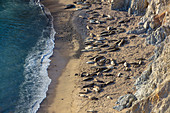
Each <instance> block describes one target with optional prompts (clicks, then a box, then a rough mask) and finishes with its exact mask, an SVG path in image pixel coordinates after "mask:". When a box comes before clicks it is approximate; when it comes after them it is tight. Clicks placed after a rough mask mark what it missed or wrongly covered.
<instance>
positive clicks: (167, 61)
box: [128, 0, 170, 113]
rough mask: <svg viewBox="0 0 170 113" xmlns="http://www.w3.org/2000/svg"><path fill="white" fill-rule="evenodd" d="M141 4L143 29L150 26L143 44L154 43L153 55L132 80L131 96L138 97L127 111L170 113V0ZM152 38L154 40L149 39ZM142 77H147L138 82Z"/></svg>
mask: <svg viewBox="0 0 170 113" xmlns="http://www.w3.org/2000/svg"><path fill="white" fill-rule="evenodd" d="M136 1H140V0H136ZM141 1H145V0H141ZM144 3H145V5H146V12H145V14H144V16H143V18H142V22H143V23H144V25H146V24H145V23H147V24H148V26H149V27H148V28H147V29H151V32H150V33H148V37H147V38H146V43H148V42H149V43H148V44H153V45H155V46H156V50H155V58H154V60H153V62H152V64H150V65H149V66H148V69H147V70H146V71H145V72H143V74H141V76H140V77H139V78H138V79H137V80H136V84H135V85H136V89H137V91H136V93H135V96H136V97H137V99H138V100H137V101H136V102H135V103H134V104H133V106H132V107H131V108H130V109H129V111H128V112H129V113H141V112H145V113H150V112H154V113H170V107H169V105H170V95H169V91H170V42H169V41H170V0H147V1H146V2H144ZM131 6H134V5H132V4H131ZM131 8H132V7H131ZM138 8H139V7H138ZM142 8H145V7H142ZM142 8H139V9H136V10H143V9H142ZM136 10H135V11H136ZM138 13H139V12H138ZM153 39H156V41H157V42H153ZM143 77H146V78H147V80H144V81H142V80H143ZM139 83H140V84H139Z"/></svg>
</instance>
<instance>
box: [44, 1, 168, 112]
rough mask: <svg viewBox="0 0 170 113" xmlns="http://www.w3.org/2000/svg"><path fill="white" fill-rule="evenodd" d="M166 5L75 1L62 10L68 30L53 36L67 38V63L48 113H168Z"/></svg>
mask: <svg viewBox="0 0 170 113" xmlns="http://www.w3.org/2000/svg"><path fill="white" fill-rule="evenodd" d="M62 3H63V2H62ZM169 4H170V2H169V0H102V1H101V0H86V1H85V0H76V1H72V2H70V3H69V4H66V5H65V6H64V5H63V7H61V9H62V10H64V12H67V13H66V14H68V15H72V17H71V16H69V17H70V18H69V19H68V20H66V19H65V20H66V21H65V22H64V23H67V22H69V25H70V27H68V29H66V30H68V31H63V30H61V32H60V33H58V35H57V36H56V37H59V36H62V37H63V38H62V39H63V40H65V39H70V42H69V43H67V45H69V46H68V48H67V49H68V51H69V54H68V55H66V56H69V58H70V59H71V60H70V61H69V63H68V64H67V66H66V68H65V69H64V70H63V73H62V75H61V76H60V78H59V84H58V85H57V88H56V95H55V96H53V98H52V100H53V103H52V104H48V105H47V106H48V108H47V109H48V113H53V112H56V113H58V112H59V111H60V113H66V112H67V113H71V112H72V113H87V112H89V113H113V112H126V113H132V112H133V113H142V112H146V113H149V112H162V113H166V112H167V113H168V112H170V108H169V105H170V101H169V91H170V88H169V80H170V71H169V68H170V46H169V45H170V43H169V39H170V36H169V34H170V24H169V23H170V20H169V19H170V16H169V14H170V13H169V12H170V9H169V6H170V5H169ZM61 15H63V14H62V13H61ZM60 17H61V16H60ZM60 19H61V18H60ZM60 21H62V20H60ZM54 22H55V21H54ZM59 25H62V24H61V23H60V24H59ZM64 25H65V24H64ZM67 25H68V24H66V26H67ZM56 26H57V24H56ZM59 28H60V27H59ZM61 28H63V29H64V27H61ZM66 28H67V27H66ZM69 28H71V29H69ZM56 31H57V30H56ZM63 32H64V33H63ZM68 33H71V34H72V35H69V36H68V38H66V36H63V35H65V34H68ZM74 34H75V35H74ZM79 36H81V38H77V37H79ZM57 41H58V40H57V38H56V44H58V42H57ZM59 42H60V41H59ZM58 45H60V44H58ZM64 49H65V48H64ZM64 49H63V48H62V49H61V50H64ZM70 49H71V50H70ZM52 61H53V60H52Z"/></svg>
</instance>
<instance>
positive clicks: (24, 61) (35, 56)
mask: <svg viewBox="0 0 170 113" xmlns="http://www.w3.org/2000/svg"><path fill="white" fill-rule="evenodd" d="M53 39H54V30H53V28H52V24H51V20H50V19H48V18H47V16H46V15H45V14H44V12H43V11H42V9H41V7H40V5H38V4H35V3H34V2H33V1H31V2H30V1H29V0H0V113H9V112H10V113H34V112H36V111H37V109H38V108H39V104H40V103H41V102H42V100H43V99H44V98H45V97H46V91H47V90H48V85H49V84H50V82H51V80H50V79H49V77H48V74H47V67H48V65H49V62H50V60H49V59H48V58H49V57H50V56H51V55H52V49H53V47H54V42H53Z"/></svg>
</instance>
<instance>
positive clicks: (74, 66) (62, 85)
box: [38, 0, 154, 113]
mask: <svg viewBox="0 0 170 113" xmlns="http://www.w3.org/2000/svg"><path fill="white" fill-rule="evenodd" d="M42 3H43V4H45V6H46V7H47V8H48V9H49V10H50V11H51V14H52V15H53V17H54V26H55V30H56V31H57V33H56V41H55V43H56V46H55V49H54V55H53V56H52V57H51V60H52V62H51V65H50V67H49V71H48V72H49V76H50V78H51V79H52V84H51V85H50V87H49V91H48V93H47V98H46V99H45V100H44V101H43V103H42V104H41V108H40V109H39V111H38V112H39V113H87V111H88V110H94V111H98V113H113V112H118V111H116V110H114V109H113V106H115V102H116V100H117V98H118V97H120V96H122V95H124V94H127V93H134V92H135V89H134V88H133V87H134V86H133V84H134V81H135V79H136V78H137V77H138V76H139V75H140V74H141V73H142V72H143V71H144V70H145V68H146V67H147V65H148V64H149V63H150V62H149V61H148V60H147V59H148V58H150V57H151V56H152V55H153V50H154V47H152V46H151V45H145V38H141V37H139V36H138V35H136V37H135V38H133V39H130V38H129V37H130V36H131V35H127V34H126V33H120V34H116V35H113V36H110V37H106V38H107V40H118V39H122V38H123V37H126V38H125V40H126V41H127V43H126V44H124V45H123V46H122V47H120V51H116V52H110V53H107V54H102V55H103V56H104V57H106V58H107V59H112V58H113V59H115V60H116V61H117V62H119V61H122V60H126V62H128V63H131V62H134V61H136V59H137V58H144V59H146V60H144V61H143V64H142V65H141V66H140V67H138V68H134V67H130V68H131V71H124V66H123V65H118V66H116V68H115V69H113V70H112V71H111V72H110V74H113V75H114V76H111V77H106V76H101V77H96V78H97V79H100V80H102V81H105V82H107V81H110V80H113V79H114V80H116V81H115V83H114V84H111V85H108V86H107V87H104V88H103V89H102V91H101V92H100V93H90V94H87V95H86V96H95V97H97V98H99V99H98V100H89V99H88V98H83V97H80V96H79V91H80V90H81V87H82V86H83V85H85V84H88V82H83V81H82V80H83V77H79V76H74V75H75V74H76V73H78V74H81V73H82V72H90V71H91V70H90V66H89V64H86V62H87V61H88V59H89V56H90V55H91V56H95V55H97V54H98V52H87V53H82V54H81V52H80V49H82V48H83V47H84V45H82V39H81V37H83V38H84V37H85V36H86V34H83V32H86V31H84V28H83V27H84V25H85V24H84V23H82V22H84V21H86V19H82V18H79V15H81V16H84V17H86V16H87V15H85V14H84V12H83V11H76V12H75V13H73V11H72V10H63V8H64V6H63V4H68V3H72V0H70V1H68V0H60V2H59V3H58V2H57V1H56V0H45V1H43V2H42ZM101 6H102V9H100V10H96V11H97V12H99V14H103V13H104V14H106V15H108V14H110V15H113V16H114V19H113V20H111V21H107V22H106V23H104V24H102V25H103V26H105V28H100V29H99V28H98V27H97V26H96V25H91V24H89V23H88V25H90V26H92V27H93V30H91V31H90V32H91V33H94V34H95V35H98V34H99V33H100V32H101V31H103V30H106V27H107V26H109V25H112V26H114V27H117V26H120V27H121V28H124V29H126V31H128V30H130V29H132V28H135V27H137V23H138V22H139V18H140V17H133V16H132V17H128V16H127V12H122V11H111V10H109V7H108V6H109V5H101ZM96 7H100V5H96V4H94V5H92V7H91V8H90V9H92V10H95V8H96ZM89 16H91V14H89ZM72 17H74V18H72ZM125 18H127V19H131V21H130V22H128V23H127V25H125V24H121V25H120V24H118V23H117V22H118V21H119V20H122V19H125ZM81 19H82V20H81ZM99 19H102V18H99ZM76 22H77V24H76ZM80 25H82V26H80ZM126 26H128V27H126ZM75 29H76V30H75ZM81 31H83V32H81ZM80 35H82V36H80ZM94 38H96V37H94ZM109 44H112V42H110V43H109ZM80 45H81V46H80ZM67 62H68V63H67ZM59 65H60V66H59ZM65 66H66V67H65ZM64 67H65V68H64ZM56 70H57V71H56ZM61 72H62V74H61V76H60V77H59V78H58V76H59V75H60V73H61ZM119 72H121V73H122V74H123V75H122V77H117V76H116V75H117V74H118V73H119ZM126 75H128V76H130V78H131V79H125V77H126ZM107 96H110V97H111V99H108V98H107ZM125 111H126V110H125ZM122 112H124V111H122Z"/></svg>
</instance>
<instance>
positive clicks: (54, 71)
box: [37, 0, 82, 113]
mask: <svg viewBox="0 0 170 113" xmlns="http://www.w3.org/2000/svg"><path fill="white" fill-rule="evenodd" d="M69 2H70V3H72V0H71V1H69ZM69 2H68V1H67V0H64V1H62V0H44V1H41V4H43V5H44V6H45V8H47V10H49V11H50V13H51V16H52V17H53V27H54V29H55V31H56V34H55V47H54V49H53V55H52V56H51V57H50V60H51V62H50V66H49V67H48V76H49V78H50V79H51V80H52V81H51V83H50V85H49V88H48V91H47V93H46V98H45V99H44V100H43V101H42V103H41V104H40V108H39V109H38V111H37V113H46V112H49V113H52V112H53V111H52V110H53V108H54V109H55V110H56V108H55V107H54V106H55V105H57V103H58V102H59V101H57V102H55V100H56V99H58V98H61V95H62V96H63V94H60V92H61V90H62V87H65V88H66V89H67V88H70V87H71V86H72V87H73V85H71V84H73V83H74V82H73V79H74V78H72V79H69V80H72V81H70V82H69V83H68V82H66V83H67V84H63V82H62V81H65V80H66V79H67V78H69V76H66V75H67V74H69V73H70V72H72V74H74V72H75V71H71V69H70V68H68V66H71V65H72V64H74V66H75V65H76V64H78V62H77V61H76V60H75V59H77V58H78V57H79V56H80V51H79V50H80V48H79V43H81V41H82V40H81V36H79V34H77V32H76V31H75V30H73V29H74V28H75V27H74V28H73V26H72V21H73V20H72V18H73V17H72V15H73V12H74V11H71V10H65V9H64V8H63V6H64V5H65V4H69ZM51 3H52V4H51ZM54 6H55V7H56V8H54ZM62 13H65V14H62ZM63 16H67V17H69V18H68V19H67V18H65V19H63ZM60 19H62V20H64V22H62V21H60ZM64 27H66V32H67V34H66V35H65V36H64V35H63V34H62V32H63V31H64V29H65V28H64ZM77 37H78V38H77ZM63 45H65V46H63ZM70 49H73V50H70ZM77 67H78V66H77ZM63 70H66V71H68V72H65V71H64V72H63ZM73 70H75V68H74V69H73ZM72 89H73V88H72ZM57 91H58V92H57ZM69 91H70V92H69V93H71V91H72V90H69ZM64 96H67V94H65V95H64ZM70 98H71V97H70ZM61 100H63V99H61ZM70 102H71V101H70ZM65 103H67V102H65ZM58 105H59V107H58V108H59V109H60V108H63V107H64V106H65V104H63V105H62V104H58ZM66 110H68V109H66ZM64 112H66V111H63V113H64Z"/></svg>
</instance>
